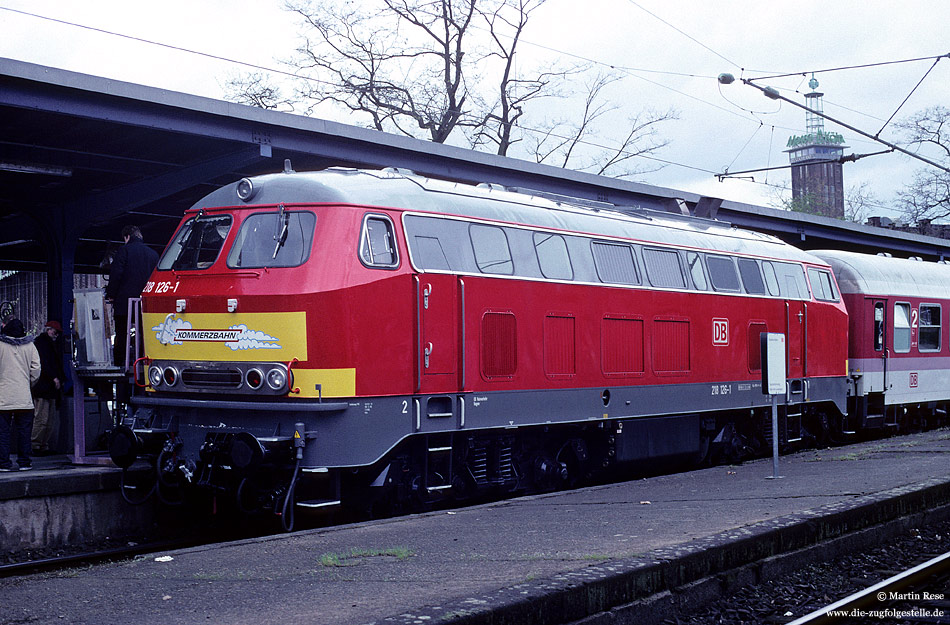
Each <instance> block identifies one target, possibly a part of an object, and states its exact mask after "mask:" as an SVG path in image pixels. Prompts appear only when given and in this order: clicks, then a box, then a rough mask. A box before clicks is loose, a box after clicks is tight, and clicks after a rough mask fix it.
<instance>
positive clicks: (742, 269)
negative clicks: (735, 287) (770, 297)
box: [738, 258, 765, 295]
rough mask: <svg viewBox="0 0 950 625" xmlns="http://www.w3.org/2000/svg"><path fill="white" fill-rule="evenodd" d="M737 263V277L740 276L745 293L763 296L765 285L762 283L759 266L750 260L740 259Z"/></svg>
mask: <svg viewBox="0 0 950 625" xmlns="http://www.w3.org/2000/svg"><path fill="white" fill-rule="evenodd" d="M738 263H739V275H741V276H742V284H744V285H745V292H746V293H751V294H753V295H765V283H764V282H763V281H762V272H760V271H759V264H758V263H757V262H755V261H754V260H752V259H751V258H740V259H739V260H738Z"/></svg>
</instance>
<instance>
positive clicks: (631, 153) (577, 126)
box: [531, 74, 679, 178]
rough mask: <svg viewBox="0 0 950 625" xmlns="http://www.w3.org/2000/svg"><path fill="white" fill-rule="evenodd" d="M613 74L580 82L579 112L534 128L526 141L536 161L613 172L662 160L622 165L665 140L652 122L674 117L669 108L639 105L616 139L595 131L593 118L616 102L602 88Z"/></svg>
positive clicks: (635, 170) (627, 172) (633, 171)
mask: <svg viewBox="0 0 950 625" xmlns="http://www.w3.org/2000/svg"><path fill="white" fill-rule="evenodd" d="M617 80H619V78H618V77H617V76H613V75H609V74H598V75H596V76H595V77H594V78H592V79H591V80H589V81H588V82H587V83H586V85H585V88H586V94H585V97H584V101H583V105H582V106H581V111H580V114H579V115H578V116H576V117H572V118H569V119H567V120H560V121H554V122H551V123H548V124H547V125H546V127H545V128H544V129H543V130H536V131H535V132H534V138H533V140H532V142H531V154H532V156H533V157H534V159H535V160H536V161H537V162H539V163H549V164H553V165H557V166H560V167H570V168H571V169H577V170H579V171H589V172H592V173H596V174H598V175H613V176H616V177H619V178H625V177H630V176H635V175H638V174H643V173H647V172H648V171H656V170H658V169H660V168H661V167H662V165H654V166H653V167H652V168H651V167H643V166H639V167H628V166H627V165H628V161H630V160H631V159H634V158H636V157H643V156H649V155H651V154H653V153H654V152H657V151H659V150H660V149H662V148H663V147H665V146H666V145H668V144H669V141H668V140H666V139H662V138H660V135H659V130H658V125H659V124H661V123H662V122H665V121H669V120H673V119H678V118H679V115H678V113H677V112H676V111H675V110H673V109H670V110H667V111H666V112H657V111H652V110H646V111H641V112H640V113H637V114H636V115H634V116H632V117H628V118H627V119H626V127H627V133H626V135H624V136H623V137H622V138H621V139H620V140H619V141H616V140H615V141H612V142H611V143H612V144H611V145H610V146H607V145H604V144H603V140H602V139H601V137H600V131H599V130H598V128H599V122H601V121H603V119H604V118H606V117H608V116H609V115H610V114H612V113H614V112H616V111H618V110H619V109H620V107H619V106H617V105H614V104H610V103H609V102H608V101H607V99H606V98H605V97H604V94H603V91H604V89H605V88H606V87H608V86H609V85H610V84H612V83H614V82H616V81H617Z"/></svg>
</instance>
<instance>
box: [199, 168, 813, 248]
mask: <svg viewBox="0 0 950 625" xmlns="http://www.w3.org/2000/svg"><path fill="white" fill-rule="evenodd" d="M246 180H250V181H251V183H252V184H253V187H254V193H253V195H252V196H251V197H250V198H248V200H247V201H241V200H239V199H238V195H237V188H238V185H239V184H240V182H234V183H232V184H229V185H226V186H224V187H221V188H220V189H218V190H216V191H214V192H212V193H210V194H208V195H207V196H205V197H204V198H202V199H201V200H200V201H199V202H197V203H196V204H195V205H194V206H193V207H192V208H193V209H198V208H215V207H230V206H236V205H237V206H255V205H276V204H278V203H284V204H314V203H319V204H326V203H331V204H335V203H340V204H354V205H363V206H378V207H380V208H394V209H401V210H407V211H419V212H426V213H435V214H439V215H457V216H462V217H469V218H474V219H486V220H492V221H499V222H506V223H510V224H520V225H525V226H534V227H541V228H549V229H555V230H565V231H572V232H579V233H585V234H592V235H603V236H610V237H620V238H627V239H633V240H639V241H646V242H656V243H660V244H668V245H677V246H684V247H692V248H700V249H707V250H720V251H724V252H733V253H739V254H748V255H753V256H764V257H771V258H781V259H787V260H793V261H802V262H811V263H818V264H824V263H823V262H822V261H821V260H820V259H817V258H815V257H814V256H812V255H810V254H808V253H806V252H803V251H801V250H799V249H797V248H795V247H793V246H791V245H788V244H787V243H785V242H783V241H781V240H780V239H778V238H776V237H773V236H771V235H767V234H763V233H759V232H754V231H751V230H742V229H739V228H736V227H734V226H732V225H730V224H729V223H727V222H721V221H716V220H712V219H702V218H696V217H686V216H679V215H675V214H672V213H663V212H659V211H653V210H648V209H641V208H639V207H616V206H614V205H612V204H606V203H595V202H589V201H587V200H582V199H576V200H574V199H571V198H560V197H558V198H557V199H556V200H554V199H548V198H547V197H542V196H541V195H540V194H539V195H535V194H533V193H532V192H530V191H519V192H515V191H512V190H508V189H505V188H503V187H501V186H500V185H490V184H480V185H467V184H461V183H456V182H449V181H444V180H437V179H432V178H426V177H423V176H418V175H415V174H413V173H412V172H407V171H406V170H396V169H392V168H389V169H384V170H358V169H348V168H331V169H326V170H322V171H316V172H299V173H298V172H293V171H290V172H284V173H279V174H268V175H264V176H257V177H254V178H250V179H246Z"/></svg>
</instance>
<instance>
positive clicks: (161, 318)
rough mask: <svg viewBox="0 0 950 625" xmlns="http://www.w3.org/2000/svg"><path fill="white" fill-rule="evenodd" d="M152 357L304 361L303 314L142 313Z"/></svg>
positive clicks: (305, 318)
mask: <svg viewBox="0 0 950 625" xmlns="http://www.w3.org/2000/svg"><path fill="white" fill-rule="evenodd" d="M142 320H143V329H144V334H145V337H144V340H145V354H146V355H147V356H148V357H149V358H151V359H152V360H210V361H228V360H231V361H261V360H262V361H275V362H289V361H291V360H293V359H294V358H296V359H297V360H301V361H304V360H307V314H306V313H304V312H284V313H234V314H231V313H183V314H181V315H178V314H171V315H163V314H160V313H159V314H156V313H144V314H143V315H142Z"/></svg>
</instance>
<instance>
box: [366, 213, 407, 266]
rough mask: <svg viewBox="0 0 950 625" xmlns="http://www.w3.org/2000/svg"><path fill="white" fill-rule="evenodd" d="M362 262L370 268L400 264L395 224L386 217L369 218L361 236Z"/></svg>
mask: <svg viewBox="0 0 950 625" xmlns="http://www.w3.org/2000/svg"><path fill="white" fill-rule="evenodd" d="M360 260H362V261H363V263H364V264H366V265H369V266H370V267H395V266H396V265H398V264H399V257H398V256H397V254H396V238H395V235H394V233H393V224H392V222H391V221H389V219H387V218H386V217H367V218H366V220H365V221H364V222H363V232H362V234H361V235H360Z"/></svg>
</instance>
